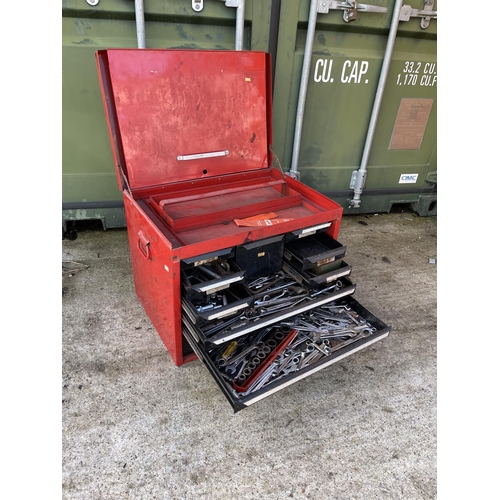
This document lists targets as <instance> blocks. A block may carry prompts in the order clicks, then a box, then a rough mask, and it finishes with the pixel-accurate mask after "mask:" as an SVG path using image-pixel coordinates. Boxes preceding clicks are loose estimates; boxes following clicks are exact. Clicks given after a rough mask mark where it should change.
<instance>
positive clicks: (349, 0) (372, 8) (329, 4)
mask: <svg viewBox="0 0 500 500" xmlns="http://www.w3.org/2000/svg"><path fill="white" fill-rule="evenodd" d="M329 10H343V11H344V15H343V17H344V21H345V22H346V23H349V22H351V21H355V20H356V19H357V18H358V11H359V12H377V13H379V14H385V13H386V12H387V8H386V7H379V6H378V5H367V4H364V3H358V2H356V1H355V0H346V1H345V2H337V1H335V0H329V1H320V2H318V13H320V14H328V11H329Z"/></svg>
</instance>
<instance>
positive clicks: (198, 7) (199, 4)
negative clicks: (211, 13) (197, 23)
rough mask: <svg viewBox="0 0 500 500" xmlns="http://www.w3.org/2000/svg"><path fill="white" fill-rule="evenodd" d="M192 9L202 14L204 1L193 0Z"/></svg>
mask: <svg viewBox="0 0 500 500" xmlns="http://www.w3.org/2000/svg"><path fill="white" fill-rule="evenodd" d="M191 7H192V8H193V10H194V11H196V12H201V11H202V10H203V0H191Z"/></svg>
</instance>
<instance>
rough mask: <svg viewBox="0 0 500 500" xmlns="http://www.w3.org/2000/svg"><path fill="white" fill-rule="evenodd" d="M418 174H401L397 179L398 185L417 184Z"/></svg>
mask: <svg viewBox="0 0 500 500" xmlns="http://www.w3.org/2000/svg"><path fill="white" fill-rule="evenodd" d="M417 179H418V174H401V177H400V178H399V183H400V184H414V183H415V182H417Z"/></svg>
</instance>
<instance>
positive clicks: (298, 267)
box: [96, 49, 391, 412]
mask: <svg viewBox="0 0 500 500" xmlns="http://www.w3.org/2000/svg"><path fill="white" fill-rule="evenodd" d="M96 65H97V70H98V76H99V81H100V86H101V92H102V98H103V104H104V110H105V114H106V120H107V124H108V132H109V138H110V142H111V149H112V153H113V159H114V164H115V171H116V177H117V180H118V185H119V188H120V189H121V192H122V194H123V201H124V208H125V216H126V222H127V233H128V238H129V247H130V254H131V263H132V271H133V275H134V285H135V290H136V294H137V296H138V298H139V300H140V301H141V304H142V305H143V307H144V309H145V311H146V313H147V315H148V317H149V318H150V320H151V322H152V324H153V326H154V327H155V329H156V331H157V332H158V335H159V336H160V338H161V340H162V342H163V343H164V345H165V347H166V348H167V350H168V352H169V353H170V355H171V356H172V359H173V361H174V363H175V364H176V365H177V366H181V365H183V364H185V363H188V362H190V361H193V360H195V359H199V360H200V361H202V362H203V363H204V365H205V367H206V368H207V370H208V372H209V373H210V375H211V376H212V377H213V379H214V381H215V382H216V383H217V384H218V386H219V388H220V389H221V392H222V393H223V394H224V396H225V397H226V398H227V400H228V401H229V403H230V404H231V406H232V407H233V409H234V411H235V412H236V411H239V410H241V409H243V408H246V407H248V406H249V405H251V404H254V403H256V402H257V401H259V400H261V399H263V398H265V397H267V396H269V395H271V394H273V393H275V392H277V391H279V390H281V389H284V388H285V387H287V386H289V385H291V384H293V383H295V382H296V381H298V380H301V379H303V378H304V377H307V376H309V375H312V374H313V373H315V372H317V371H318V370H321V369H324V368H326V367H328V366H329V365H331V364H332V363H335V362H336V361H339V360H340V359H343V358H345V357H346V356H350V355H351V354H354V353H355V352H357V351H359V350H361V349H364V348H366V347H367V346H369V345H371V344H373V343H374V342H377V341H379V340H381V339H383V338H385V337H387V336H388V335H389V332H390V330H391V328H390V327H389V326H387V325H385V324H384V323H383V322H382V321H380V320H379V319H378V318H377V317H375V316H374V315H373V314H372V313H371V312H369V311H367V310H366V309H365V308H364V307H363V306H362V305H361V304H359V303H358V302H357V301H356V300H355V299H354V297H353V294H354V292H355V290H356V285H355V284H353V283H352V281H351V279H350V277H351V270H352V268H351V266H350V265H348V264H347V263H346V262H345V261H344V256H345V254H346V247H345V246H344V245H342V244H341V243H340V242H339V241H338V234H339V230H340V224H341V220H342V212H343V210H342V207H341V206H340V205H339V204H338V203H336V202H335V201H333V200H332V199H330V198H328V197H326V196H324V195H322V194H321V193H319V192H318V191H316V190H314V189H312V188H311V187H309V186H307V185H305V184H303V183H302V182H300V181H299V180H297V179H294V178H292V177H291V176H287V175H285V174H284V173H283V172H282V171H281V170H278V169H276V168H274V166H273V164H272V163H273V155H272V154H271V151H272V103H271V95H272V84H271V74H272V64H271V58H270V55H269V54H268V53H266V52H257V51H230V50H222V51H212V50H181V49H168V50H164V49H108V50H100V51H98V52H96ZM311 383H312V381H311Z"/></svg>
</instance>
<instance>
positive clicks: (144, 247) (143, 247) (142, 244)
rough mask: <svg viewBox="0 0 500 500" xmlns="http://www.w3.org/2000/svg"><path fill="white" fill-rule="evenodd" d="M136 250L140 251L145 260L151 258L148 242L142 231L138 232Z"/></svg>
mask: <svg viewBox="0 0 500 500" xmlns="http://www.w3.org/2000/svg"><path fill="white" fill-rule="evenodd" d="M137 248H138V249H139V250H140V252H141V253H142V255H143V256H144V258H145V259H149V258H150V257H151V248H150V243H149V240H148V239H147V238H146V237H145V236H144V234H143V232H142V231H139V240H138V241H137Z"/></svg>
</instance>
